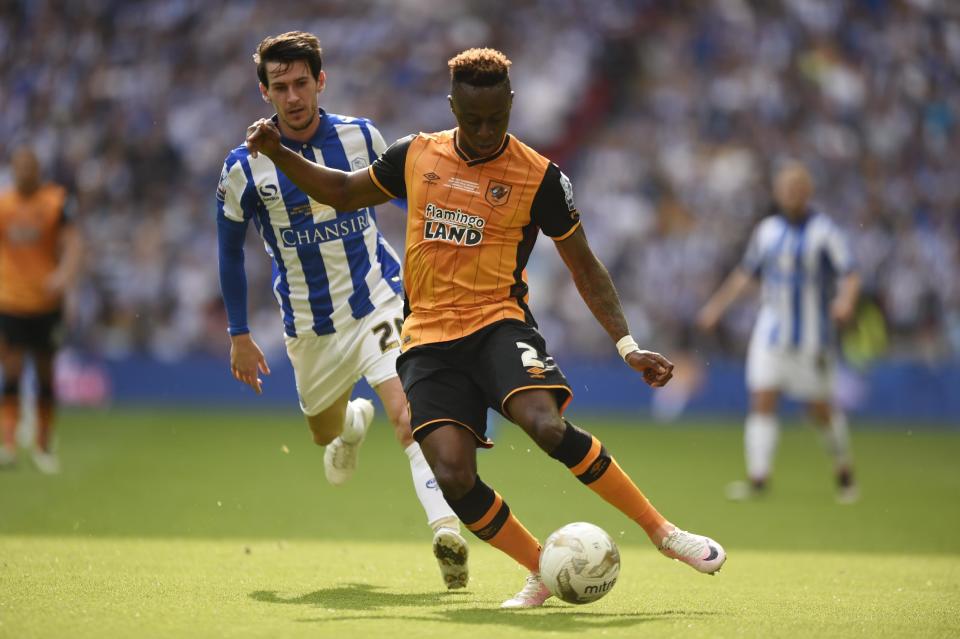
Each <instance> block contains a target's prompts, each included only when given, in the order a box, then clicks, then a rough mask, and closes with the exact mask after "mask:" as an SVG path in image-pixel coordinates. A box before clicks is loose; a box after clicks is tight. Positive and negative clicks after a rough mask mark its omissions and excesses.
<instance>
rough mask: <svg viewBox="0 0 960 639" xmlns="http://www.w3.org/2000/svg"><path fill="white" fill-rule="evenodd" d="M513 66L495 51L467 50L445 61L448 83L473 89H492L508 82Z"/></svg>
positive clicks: (505, 57)
mask: <svg viewBox="0 0 960 639" xmlns="http://www.w3.org/2000/svg"><path fill="white" fill-rule="evenodd" d="M511 64H513V63H512V62H510V60H508V59H507V56H505V55H503V54H502V53H500V52H499V51H497V50H496V49H467V50H466V51H463V52H462V53H458V54H457V55H455V56H454V57H452V58H450V60H448V61H447V66H448V67H450V81H451V82H454V83H457V82H462V83H463V84H469V85H470V86H475V87H492V86H496V85H498V84H500V83H501V82H507V83H509V82H510V65H511Z"/></svg>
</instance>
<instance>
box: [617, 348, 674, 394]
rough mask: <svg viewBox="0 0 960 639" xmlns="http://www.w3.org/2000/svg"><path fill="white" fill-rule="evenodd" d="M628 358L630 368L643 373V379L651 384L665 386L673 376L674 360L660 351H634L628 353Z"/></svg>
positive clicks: (657, 386)
mask: <svg viewBox="0 0 960 639" xmlns="http://www.w3.org/2000/svg"><path fill="white" fill-rule="evenodd" d="M626 360H627V364H629V365H630V368H632V369H634V370H636V371H639V372H641V373H643V381H645V382H646V383H647V384H648V385H650V386H654V387H656V388H659V387H661V386H665V385H666V383H667V382H669V381H670V378H671V377H673V362H671V361H670V360H668V359H667V358H666V357H664V356H663V355H661V354H660V353H654V352H652V351H633V352H632V353H627V357H626Z"/></svg>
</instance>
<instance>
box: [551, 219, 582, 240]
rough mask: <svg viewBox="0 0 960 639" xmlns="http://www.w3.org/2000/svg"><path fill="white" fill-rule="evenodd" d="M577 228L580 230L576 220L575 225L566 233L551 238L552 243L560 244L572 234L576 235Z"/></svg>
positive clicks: (578, 221) (578, 222)
mask: <svg viewBox="0 0 960 639" xmlns="http://www.w3.org/2000/svg"><path fill="white" fill-rule="evenodd" d="M578 228H580V220H577V223H576V224H574V225H573V226H572V227H570V230H569V231H567V232H566V233H564V234H563V235H558V236H556V237H553V238H551V239H552V240H553V241H554V242H561V241H563V240H565V239H567V238H568V237H570V236H571V235H573V234H574V233H576V232H577V229H578Z"/></svg>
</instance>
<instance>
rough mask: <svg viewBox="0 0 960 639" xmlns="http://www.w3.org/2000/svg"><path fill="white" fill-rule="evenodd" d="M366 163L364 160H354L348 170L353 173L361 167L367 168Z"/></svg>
mask: <svg viewBox="0 0 960 639" xmlns="http://www.w3.org/2000/svg"><path fill="white" fill-rule="evenodd" d="M367 164H368V162H367V161H366V160H365V159H364V158H354V159H353V162H351V163H350V168H352V169H353V170H354V171H359V170H360V169H362V168H363V167H365V166H367Z"/></svg>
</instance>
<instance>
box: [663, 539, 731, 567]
mask: <svg viewBox="0 0 960 639" xmlns="http://www.w3.org/2000/svg"><path fill="white" fill-rule="evenodd" d="M660 552H661V553H663V554H664V555H666V556H667V557H670V558H671V559H676V560H677V561H682V562H683V563H685V564H687V565H689V566H691V567H692V568H693V569H694V570H697V571H699V572H703V573H706V574H708V575H713V574H715V573H716V572H717V571H718V570H720V568H721V567H722V566H723V562H725V561H726V560H727V553H726V551H725V550H724V549H723V546H721V545H720V544H718V543H717V542H715V541H714V540H712V539H710V538H709V537H704V536H703V535H696V534H694V533H691V532H687V531H686V530H680V529H679V528H675V529H674V530H673V532H671V533H670V534H669V535H667V536H666V537H664V538H663V541H661V542H660Z"/></svg>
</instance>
